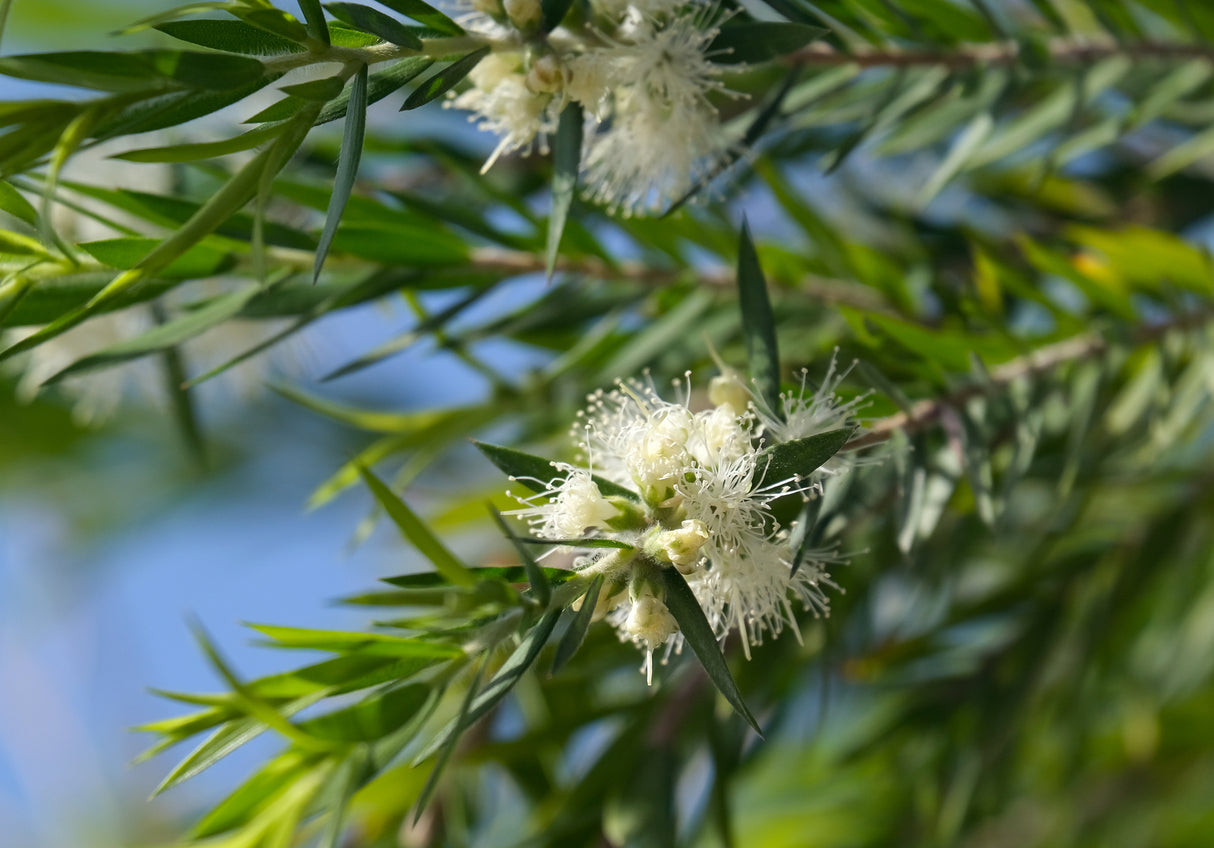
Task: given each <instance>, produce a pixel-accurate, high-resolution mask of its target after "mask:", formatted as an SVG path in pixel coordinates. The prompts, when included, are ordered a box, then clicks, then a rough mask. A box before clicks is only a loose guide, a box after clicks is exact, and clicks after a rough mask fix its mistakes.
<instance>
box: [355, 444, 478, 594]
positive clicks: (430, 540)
mask: <svg viewBox="0 0 1214 848" xmlns="http://www.w3.org/2000/svg"><path fill="white" fill-rule="evenodd" d="M359 474H360V475H361V476H362V478H363V482H364V483H366V484H367V488H369V489H370V490H371V493H372V494H373V495H375V499H376V500H377V501H379V504H380V506H382V507H383V508H384V511H386V512H387V513H388V517H389V518H391V519H392V520H393V522H395V523H396V526H397V527H399V528H400V531H401V533H402V534H404V536H405V538H406V539H408V540H409V541H410V542H411V543H412V544H413V546H414V547H415V548H417V550H418V551H419V552H420V553H421V554H422V555H423V556H425V557H426V559H428V560H430V562H431V563H432V564H433V565H434V568H435V570H437V571H438V573H439V574H441V575H442V576H443V577H444V578H446V580H447V582H449V583H452V584H454V585H456V586H472V585H474V584H475V583H476V578H475V577H473V576H472V573H471V572H470V571H468V567H467V566H466V565H464V564H463V563H462V562H460V561H459V560H458V559H456V558H455V555H454V554H452V553H451V552H450V551H449V550H447V548H446V546H445V545H443V543H442V542H440V541H439V540H438V539H437V538H436V537H435V535H434V534H433V533H431V532H430V528H429V527H427V526H426V525H425V522H423V521H422V520H421V519H420V518H418V517H417V515H416V514H415V513H414V512H413V510H411V509H409V507H408V506H407V505H406V504H405V502H404V501H402V500H401V499H400V498H398V497H397V496H396V495H395V494H394V493H393V492H392V490H391V489H389V488H388V487H387V486H386V485H384V483H383V482H382V481H381V480H380V479H379V478H378V477H376V476H375V475H374V474H372V473H371V472H370V471H368V470H367V469H366V468H359Z"/></svg>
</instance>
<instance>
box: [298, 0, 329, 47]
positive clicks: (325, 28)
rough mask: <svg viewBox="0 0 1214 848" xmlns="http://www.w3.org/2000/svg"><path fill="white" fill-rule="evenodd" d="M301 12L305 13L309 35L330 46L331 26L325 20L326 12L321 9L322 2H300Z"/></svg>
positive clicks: (311, 0)
mask: <svg viewBox="0 0 1214 848" xmlns="http://www.w3.org/2000/svg"><path fill="white" fill-rule="evenodd" d="M299 11H300V12H302V13H303V16H304V21H305V22H306V24H307V27H308V35H310V36H312V37H313V38H315V39H316V40H317V41H320V42H322V43H323V44H325V45H326V46H328V45H329V44H330V41H329V24H328V22H327V21H326V20H325V13H324V10H323V9H321V7H320V0H299Z"/></svg>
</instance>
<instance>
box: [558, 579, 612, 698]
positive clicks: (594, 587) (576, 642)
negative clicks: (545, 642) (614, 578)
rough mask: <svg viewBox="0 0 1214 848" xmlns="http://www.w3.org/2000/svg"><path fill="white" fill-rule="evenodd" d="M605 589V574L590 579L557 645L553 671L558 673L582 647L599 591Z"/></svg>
mask: <svg viewBox="0 0 1214 848" xmlns="http://www.w3.org/2000/svg"><path fill="white" fill-rule="evenodd" d="M602 589H603V575H601V574H597V575H595V578H594V580H592V581H590V588H589V589H587V590H586V594H585V595H583V596H582V605H581V606H580V607H579V608H578V610H577V612H575V613H574V614H573V620H572V621H570V622H569V628H568V629H567V630H566V631H565V635H564V636H562V637H561V641H560V642H559V643H558V644H557V646H556V654H555V655H554V656H553V657H552V673H553V674H556V673H557V672H558V671H560V670H561V668H562V667H563V666H564V665H565V663H567V662H569V660H571V659H572V658H573V655H574V654H576V653H577V651H578V648H580V647H582V642H583V641H585V639H586V633H587V631H589V630H590V622H591V621H592V620H593V619H594V608H595V607H596V606H597V605H598V602H599V592H601V591H602Z"/></svg>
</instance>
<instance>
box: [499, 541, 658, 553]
mask: <svg viewBox="0 0 1214 848" xmlns="http://www.w3.org/2000/svg"><path fill="white" fill-rule="evenodd" d="M519 541H520V542H526V543H527V544H529V545H566V546H568V547H571V548H613V549H615V550H617V551H632V550H636V545H630V544H628V543H627V542H621V541H620V540H619V539H519Z"/></svg>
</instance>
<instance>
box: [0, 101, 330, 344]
mask: <svg viewBox="0 0 1214 848" xmlns="http://www.w3.org/2000/svg"><path fill="white" fill-rule="evenodd" d="M319 110H320V106H319V105H315V106H314V107H311V108H308V109H305V110H303V111H302V112H301V113H300V114H299V115H298V116H297V117H296V119H295V120H293V121H292V122H291V124H290V125H289V126H288V127H287V129H286V130H285V131H284V132H283V134H282V135H281V136H280V137H279V138H278V139H277V140H276V141H275V142H274V144H272V145H271V146H270V147H268V148H266V149H265V150H263V151H261V152H260V153H258V154H257V156H255V157H254V158H253V159H251V160H250V161H249V162H248V163H247V164H246V165H245V166H244V167H243V168H241V169H240V171H238V172H237V173H236V174H234V175H233V176H232V177H231V178H230V179H229V180H228V181H227V182H226V183H225V184H224V185H223V187H222V188H220V189H219V191H217V192H216V193H215V194H214V195H212V196H211V198H210V200H208V201H207V202H206V203H204V204H203V205H202V206H200V207H199V208H198V210H197V211H195V212H194V214H192V215H191V216H190V218H189V219H188V220H187V221H186V222H185V223H184V224H182V225H181V226H180V227H179V228H178V229H177V230H176V231H174V233H173V234H172V235H171V236H169V237H168V238H166V239H165V240H164V241H162V242H160V244H159V245H158V246H157V247H156V248H155V249H154V250H152V251H151V252H150V253H148V255H147V256H145V257H144V258H143V259H142V260H141V261H140V262H139V264H138V265H137V266H135V267H134V268H132V269H130V270H129V271H124V272H123V273H121V274H119V275H118V276H117V277H115V278H114V279H113V281H111V282H110V283H109V285H107V286H106V287H105V288H103V289H102V290H101V291H100V292H98V293H97V294H96V295H94V296H93V297H92V298H91V299H90V300H89V302H88V303H87V304H85V305H84V306H83V307H80V308H78V309H74V310H72V311H71V312H68V313H65V314H63V315H61V316H59V317H58V318H56V319H55V320H54V321H52V322H50V323H49V324H47V325H46V326H45V327H43V328H42V329H41V330H39V331H38V332H36V333H33V334H32V335H30V336H27V337H26V338H25V339H23V340H21V341H19V342H17V343H16V344H14V345H11V346H10V347H8V348H6V349H5V350H3V351H0V361H3V360H5V359H8V358H9V357H11V356H15V355H16V354H18V353H21V352H22V351H25V350H29V349H30V348H32V347H34V346H36V345H38V344H41V343H42V342H44V341H46V340H47V339H49V338H54V337H55V336H58V335H59V334H60V333H63V332H66V331H67V330H69V329H71V328H72V327H75V326H76V325H78V324H80V323H82V322H83V321H85V320H86V319H87V318H89V317H90V316H91V315H93V314H95V313H97V312H100V311H102V309H101V308H102V307H103V306H104V305H106V304H108V303H110V302H111V301H113V300H114V299H115V298H117V297H118V296H119V295H121V294H122V293H124V292H126V291H127V290H128V289H130V288H132V287H133V286H135V285H136V284H138V283H140V282H142V281H144V280H145V279H146V278H147V277H150V276H153V275H155V274H156V273H157V272H158V271H160V270H162V269H163V268H165V267H166V266H168V265H169V263H171V262H172V261H173V260H174V259H176V258H177V257H178V256H180V255H181V254H183V253H184V252H185V251H187V250H188V249H189V248H190V247H191V246H193V245H194V244H196V243H198V242H199V241H200V240H202V238H204V237H205V236H206V235H207V234H208V233H210V232H212V231H213V230H215V228H217V227H219V226H220V225H221V224H223V223H224V222H225V221H226V220H228V218H230V217H231V216H232V215H233V214H234V213H235V212H236V211H237V210H239V209H240V207H242V206H244V204H245V203H247V202H248V201H249V200H250V199H251V198H252V197H253V195H254V194H255V193H256V190H257V185H258V183H259V182H260V181H261V179H262V177H263V175H264V173H265V172H267V171H272V172H274V173H277V171H278V170H279V169H280V168H281V167H282V166H283V165H284V164H286V160H287V159H288V158H290V155H291V154H292V153H294V151H295V150H296V149H298V147H299V145H300V144H301V143H302V142H303V140H304V138H305V137H306V136H307V133H308V130H310V129H311V128H312V121H313V120H314V119H315V118H316V115H317V113H318V112H319Z"/></svg>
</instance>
